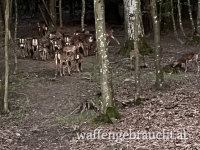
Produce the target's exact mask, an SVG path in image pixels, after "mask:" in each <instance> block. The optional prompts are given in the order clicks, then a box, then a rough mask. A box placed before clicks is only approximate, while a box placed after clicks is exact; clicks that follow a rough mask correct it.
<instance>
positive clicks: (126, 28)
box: [123, 0, 128, 41]
mask: <svg viewBox="0 0 200 150" xmlns="http://www.w3.org/2000/svg"><path fill="white" fill-rule="evenodd" d="M123 2H124V3H123V4H124V30H125V41H126V40H128V31H127V30H128V24H127V23H128V17H127V16H128V10H127V9H128V6H127V4H128V1H127V0H123Z"/></svg>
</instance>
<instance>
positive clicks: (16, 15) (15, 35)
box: [14, 0, 18, 41]
mask: <svg viewBox="0 0 200 150" xmlns="http://www.w3.org/2000/svg"><path fill="white" fill-rule="evenodd" d="M17 25H18V6H17V0H15V34H14V41H15V40H16V37H17Z"/></svg>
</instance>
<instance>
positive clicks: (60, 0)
mask: <svg viewBox="0 0 200 150" xmlns="http://www.w3.org/2000/svg"><path fill="white" fill-rule="evenodd" d="M59 15H60V27H63V19H62V0H59Z"/></svg>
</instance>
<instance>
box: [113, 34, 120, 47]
mask: <svg viewBox="0 0 200 150" xmlns="http://www.w3.org/2000/svg"><path fill="white" fill-rule="evenodd" d="M111 38H112V39H114V40H115V41H116V42H117V44H118V45H120V43H119V41H118V40H117V39H116V38H115V37H114V36H113V35H111Z"/></svg>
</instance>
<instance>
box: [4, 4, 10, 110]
mask: <svg viewBox="0 0 200 150" xmlns="http://www.w3.org/2000/svg"><path fill="white" fill-rule="evenodd" d="M5 31H6V32H5V91H4V112H5V113H8V112H9V110H8V74H9V65H8V36H9V1H8V0H7V1H6V10H5Z"/></svg>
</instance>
